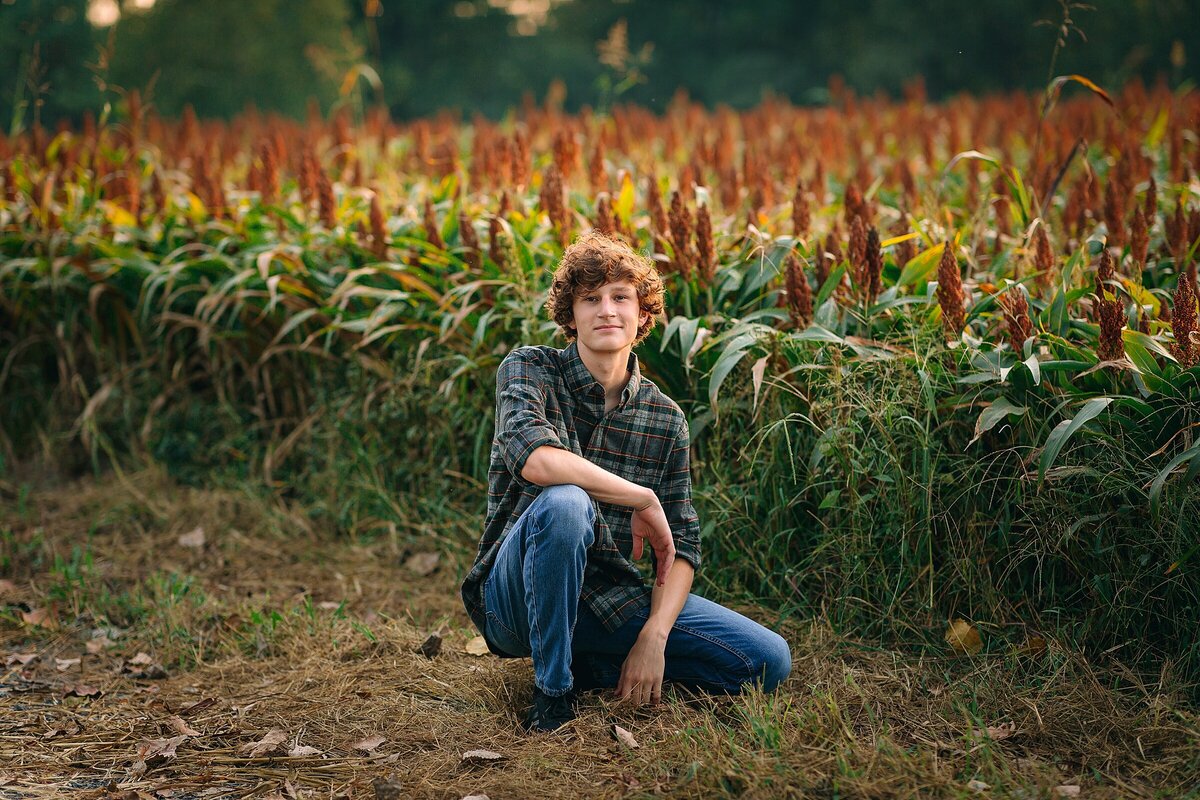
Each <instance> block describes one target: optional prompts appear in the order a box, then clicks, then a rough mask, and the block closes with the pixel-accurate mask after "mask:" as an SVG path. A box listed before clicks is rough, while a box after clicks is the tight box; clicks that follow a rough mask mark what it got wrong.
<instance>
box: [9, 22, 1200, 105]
mask: <svg viewBox="0 0 1200 800" xmlns="http://www.w3.org/2000/svg"><path fill="white" fill-rule="evenodd" d="M101 6H102V7H103V8H101ZM118 8H119V10H120V17H119V20H118V21H117V22H116V24H111V25H102V24H97V23H96V22H94V21H93V20H96V19H97V18H99V17H101V16H102V14H100V13H99V12H102V11H105V10H108V11H114V10H116V9H118ZM89 12H91V15H92V20H89ZM1064 13H1066V14H1067V15H1068V16H1069V18H1070V20H1071V21H1072V23H1073V27H1072V26H1068V29H1067V35H1066V46H1065V47H1063V48H1061V52H1060V53H1059V55H1058V59H1057V64H1056V65H1055V68H1054V71H1055V73H1056V74H1063V73H1068V72H1077V73H1081V74H1084V75H1086V76H1088V77H1090V78H1092V79H1093V80H1096V81H1098V82H1100V83H1101V85H1104V86H1117V85H1119V84H1120V83H1122V82H1124V81H1125V80H1127V79H1129V78H1131V77H1133V76H1141V77H1143V78H1145V79H1147V80H1152V79H1153V78H1154V77H1156V76H1158V75H1164V76H1166V77H1167V78H1168V79H1169V80H1171V81H1172V82H1173V83H1176V84H1178V83H1180V82H1182V81H1187V80H1194V79H1195V78H1196V77H1197V75H1198V72H1200V70H1198V68H1197V63H1196V61H1195V57H1196V56H1195V54H1189V53H1187V52H1186V50H1185V43H1187V44H1192V45H1193V46H1194V44H1195V43H1197V42H1200V14H1197V13H1195V8H1194V0H1096V1H1095V2H1094V3H1093V4H1092V5H1091V6H1084V5H1082V4H1079V3H1072V2H1070V0H979V1H978V2H975V3H962V2H954V1H953V0H928V2H924V3H911V2H905V1H904V0H838V2H831V1H830V0H823V1H820V2H809V3H792V2H780V0H741V1H740V2H736V3H735V2H730V0H448V1H447V0H204V2H202V3H201V2H196V1H195V0H157V2H153V1H152V0H0V81H2V82H0V124H3V125H4V127H5V128H6V129H12V128H13V126H14V125H28V124H30V122H31V120H32V119H33V117H34V114H35V113H36V114H37V115H38V116H39V118H40V119H41V120H42V122H43V124H47V125H50V124H53V123H54V122H55V121H57V120H58V119H60V118H64V117H68V118H77V117H78V116H79V115H80V114H81V113H82V111H83V110H84V109H87V108H91V109H94V110H98V109H99V108H100V107H101V105H102V103H103V102H104V101H105V100H110V101H111V100H114V99H116V98H117V97H118V96H119V93H120V88H124V89H130V88H138V89H140V90H142V92H143V95H144V96H148V97H149V99H150V100H151V102H152V103H153V104H154V105H155V106H156V107H157V108H158V109H159V111H160V112H161V113H163V114H166V115H169V116H174V115H178V114H179V113H180V112H181V110H182V109H183V107H184V105H185V104H187V103H191V104H192V105H193V106H194V107H195V109H196V111H197V112H198V113H199V114H200V115H201V116H220V117H227V116H231V115H233V114H236V113H237V112H238V111H240V110H242V109H243V108H244V107H246V106H247V105H254V106H256V107H258V108H259V109H262V110H275V111H279V112H281V113H284V114H289V115H301V114H303V113H304V111H305V104H306V101H307V99H308V98H309V97H313V98H316V100H317V101H318V103H320V105H321V108H322V109H323V110H326V111H327V110H328V109H329V108H330V106H331V105H333V104H335V103H339V102H355V103H371V102H375V101H378V100H382V101H384V102H386V103H387V104H388V105H389V107H390V108H391V110H392V112H393V114H394V115H395V116H397V117H412V116H417V115H423V114H428V113H431V112H433V111H435V110H437V109H441V108H447V107H454V108H459V109H462V110H463V111H464V112H465V113H467V114H471V113H476V112H478V113H482V114H485V115H488V116H491V117H498V116H500V115H502V114H503V113H504V112H505V110H506V109H508V108H510V107H512V106H514V105H516V104H519V103H520V102H521V100H522V97H523V96H525V95H527V94H530V95H532V96H533V97H535V98H538V99H541V98H542V97H544V96H545V94H546V92H547V89H548V87H549V85H550V83H551V81H552V80H553V79H554V78H560V79H562V81H563V83H564V85H565V86H566V87H567V94H566V97H565V105H566V107H567V108H568V109H575V108H578V107H579V106H581V105H584V104H589V105H592V106H594V107H596V106H601V107H602V106H605V105H607V104H609V103H612V102H615V101H618V100H621V101H624V100H633V101H636V102H639V103H642V104H645V105H647V106H649V107H651V108H656V109H661V108H663V107H664V106H665V105H666V104H667V103H668V102H669V101H670V98H671V96H672V95H673V94H674V92H675V90H676V89H677V88H683V89H685V90H686V91H687V92H688V94H689V95H690V96H691V97H692V98H694V99H696V100H699V101H701V102H704V103H707V104H710V105H712V104H717V103H727V104H730V105H733V106H736V107H744V106H749V105H753V104H755V103H757V102H758V101H759V100H761V98H762V97H763V94H764V93H765V92H772V93H774V94H776V95H779V96H783V97H787V98H789V99H791V100H793V101H795V102H800V103H809V102H822V101H823V100H825V99H826V97H827V89H826V87H827V86H828V84H829V80H830V77H831V76H833V75H840V76H842V77H843V78H844V79H845V82H846V84H847V85H848V86H850V87H851V88H853V89H855V90H857V91H859V92H860V93H865V94H870V93H873V92H876V91H885V92H888V93H891V94H896V93H898V92H899V91H900V89H901V87H902V86H903V85H904V83H905V82H906V81H908V80H909V79H911V78H913V77H915V76H918V75H920V76H923V77H924V79H925V84H926V87H927V90H928V92H929V95H930V97H932V98H937V97H942V96H945V95H946V94H949V93H954V92H958V91H971V92H986V91H994V90H1004V89H1012V88H1036V87H1040V86H1044V85H1045V83H1046V81H1047V78H1048V77H1049V75H1048V70H1049V67H1050V60H1051V55H1052V52H1053V50H1054V44H1055V40H1056V38H1058V37H1060V36H1061V35H1062V34H1063V28H1062V22H1063V19H1064ZM1039 21H1046V22H1048V23H1049V24H1038V23H1039ZM1085 37H1086V39H1085ZM1189 55H1192V56H1193V60H1192V61H1189V60H1188V58H1187V57H1188V56H1189ZM356 67H357V69H356ZM118 87H119V88H118Z"/></svg>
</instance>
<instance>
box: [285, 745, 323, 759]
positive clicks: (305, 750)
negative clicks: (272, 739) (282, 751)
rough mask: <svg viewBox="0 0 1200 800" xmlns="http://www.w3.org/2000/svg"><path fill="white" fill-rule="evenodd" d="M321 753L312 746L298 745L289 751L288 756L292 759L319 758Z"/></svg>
mask: <svg viewBox="0 0 1200 800" xmlns="http://www.w3.org/2000/svg"><path fill="white" fill-rule="evenodd" d="M319 755H321V751H320V750H318V749H317V748H315V747H312V746H310V745H307V744H304V745H296V746H294V747H293V748H292V749H291V750H288V756H290V757H291V758H303V757H305V756H319Z"/></svg>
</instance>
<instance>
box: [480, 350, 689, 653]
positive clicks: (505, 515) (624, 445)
mask: <svg viewBox="0 0 1200 800" xmlns="http://www.w3.org/2000/svg"><path fill="white" fill-rule="evenodd" d="M629 371H630V373H631V375H630V378H629V382H628V383H627V384H626V386H625V389H624V390H623V391H622V393H621V399H620V402H619V403H618V404H617V406H616V407H615V408H613V410H612V411H610V412H609V413H608V414H605V413H604V387H603V386H601V385H600V383H599V382H598V381H597V380H596V379H595V378H593V377H592V374H591V373H590V372H588V370H587V367H586V366H584V363H583V360H582V359H580V357H579V350H578V347H577V346H576V343H575V342H572V343H571V344H570V346H568V347H567V348H566V349H564V350H557V349H555V348H553V347H545V346H538V347H519V348H517V349H515V350H513V351H512V352H511V353H509V354H508V356H506V357H505V359H504V361H503V362H502V363H501V364H500V367H499V369H498V370H497V371H496V433H495V436H494V438H493V439H492V452H491V462H490V467H489V470H488V507H487V517H486V519H485V521H484V529H483V537H482V539H481V540H480V542H479V553H478V554H477V555H476V557H475V564H474V566H472V567H471V570H470V572H468V573H467V577H466V579H465V580H464V581H463V585H462V597H463V603H464V604H465V605H466V607H467V612H468V613H469V614H470V615H471V620H472V621H473V622H474V623H475V626H476V627H477V628H479V630H480V631H481V632H482V631H483V630H484V624H485V612H484V607H483V583H484V580H485V579H486V578H487V575H488V572H489V571H490V570H491V568H492V564H493V563H495V560H496V553H497V552H498V551H499V549H500V542H501V540H502V539H503V538H504V536H505V535H506V534H507V533H508V531H509V529H510V528H512V526H513V523H515V522H516V521H517V518H518V517H520V516H521V514H522V513H524V511H525V509H527V508H529V506H530V504H531V503H533V501H534V500H535V499H536V498H537V496H538V495H539V494H540V493H541V491H542V487H541V486H538V485H536V484H533V483H530V482H529V481H526V480H525V479H524V478H522V477H520V475H521V470H522V469H523V468H524V467H525V461H526V460H527V459H528V458H529V455H530V453H532V452H533V451H534V450H536V449H537V448H539V447H541V446H542V445H551V446H553V447H561V448H563V449H564V450H570V451H571V452H572V453H575V454H576V455H579V456H582V457H584V458H586V459H587V460H588V461H591V462H592V463H593V464H596V465H597V466H599V467H601V468H603V469H605V470H608V471H609V472H611V473H613V474H615V475H619V476H621V477H622V478H625V479H626V480H628V481H631V482H633V483H636V484H639V485H641V486H648V487H650V488H651V489H653V490H654V492H655V494H657V495H658V499H659V501H660V502H661V503H662V506H663V511H664V512H665V513H666V517H667V522H668V523H669V524H670V526H671V533H672V534H673V536H674V538H675V551H676V556H677V557H679V558H682V559H683V560H685V561H687V562H688V563H690V564H691V565H692V566H693V567H694V568H699V566H700V522H699V518H698V517H697V516H696V509H695V508H694V507H693V506H692V483H691V472H690V468H689V455H690V449H689V448H690V439H689V433H688V426H687V420H686V419H685V418H684V416H683V412H682V411H681V410H680V409H679V406H678V405H677V404H676V403H675V401H673V400H671V399H670V398H669V397H667V396H666V395H664V394H663V393H662V392H661V391H660V390H659V388H658V387H657V386H655V385H654V384H653V383H652V382H650V381H648V380H646V379H644V378H643V377H642V375H641V371H640V369H639V368H638V361H637V356H635V355H633V354H632V353H630V355H629ZM581 413H590V415H591V417H592V418H593V419H596V420H598V422H597V423H596V427H595V430H593V431H592V434H591V439H590V441H589V442H588V447H587V450H586V451H582V450H581V449H580V443H579V434H578V431H577V429H576V423H575V420H576V417H577V416H578V415H580V414H581ZM592 502H593V504H594V505H595V508H596V511H597V513H596V525H595V534H596V536H595V542H594V543H593V544H592V547H591V549H590V550H589V551H588V560H587V569H586V572H585V574H584V581H583V592H582V595H581V597H580V600H581V601H582V602H583V603H586V604H587V607H588V608H589V609H591V611H592V612H593V613H595V615H596V617H597V618H598V619H599V620H600V621H601V622H602V623H604V626H605V628H606V629H608V630H610V631H615V630H616V629H617V628H619V627H620V626H621V625H622V624H623V623H624V622H626V621H627V620H628V619H629V618H630V617H631V616H633V614H634V613H635V612H637V611H638V610H640V609H642V608H644V607H645V606H647V605H649V603H650V588H649V587H648V586H647V585H646V582H645V581H644V580H643V578H642V575H641V573H640V572H639V571H638V568H637V567H636V566H635V565H634V564H633V562H632V561H631V560H630V559H631V554H632V551H633V532H632V529H631V527H630V514H631V513H632V509H630V508H628V507H626V506H619V505H613V504H610V503H600V502H598V501H596V500H593V501H592ZM647 550H649V547H647ZM494 652H495V651H494Z"/></svg>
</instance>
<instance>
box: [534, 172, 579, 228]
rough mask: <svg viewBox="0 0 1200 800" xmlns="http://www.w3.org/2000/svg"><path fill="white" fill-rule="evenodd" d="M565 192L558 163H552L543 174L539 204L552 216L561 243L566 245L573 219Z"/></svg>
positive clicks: (551, 222)
mask: <svg viewBox="0 0 1200 800" xmlns="http://www.w3.org/2000/svg"><path fill="white" fill-rule="evenodd" d="M564 192H565V190H564V188H563V176H562V172H561V171H560V170H559V167H558V165H557V164H550V165H549V166H548V167H546V171H545V172H544V173H543V174H542V192H541V195H540V197H539V198H538V205H539V206H540V207H541V209H542V210H543V211H545V212H546V216H547V217H549V218H550V224H551V225H552V226H553V227H554V231H555V233H557V234H558V242H559V244H561V245H562V246H563V247H566V246H567V244H568V243H570V241H571V220H570V217H569V216H568V215H567V206H566V202H565V201H564V199H563V196H564Z"/></svg>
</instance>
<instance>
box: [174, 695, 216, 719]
mask: <svg viewBox="0 0 1200 800" xmlns="http://www.w3.org/2000/svg"><path fill="white" fill-rule="evenodd" d="M216 702H217V699H216V698H215V697H205V698H204V699H203V700H197V701H196V702H194V703H192V704H191V705H190V706H184V707H183V708H181V709H179V716H181V717H187V716H191V715H192V714H199V713H200V712H201V711H204V710H205V709H207V708H209V707H210V706H213V705H216Z"/></svg>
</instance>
